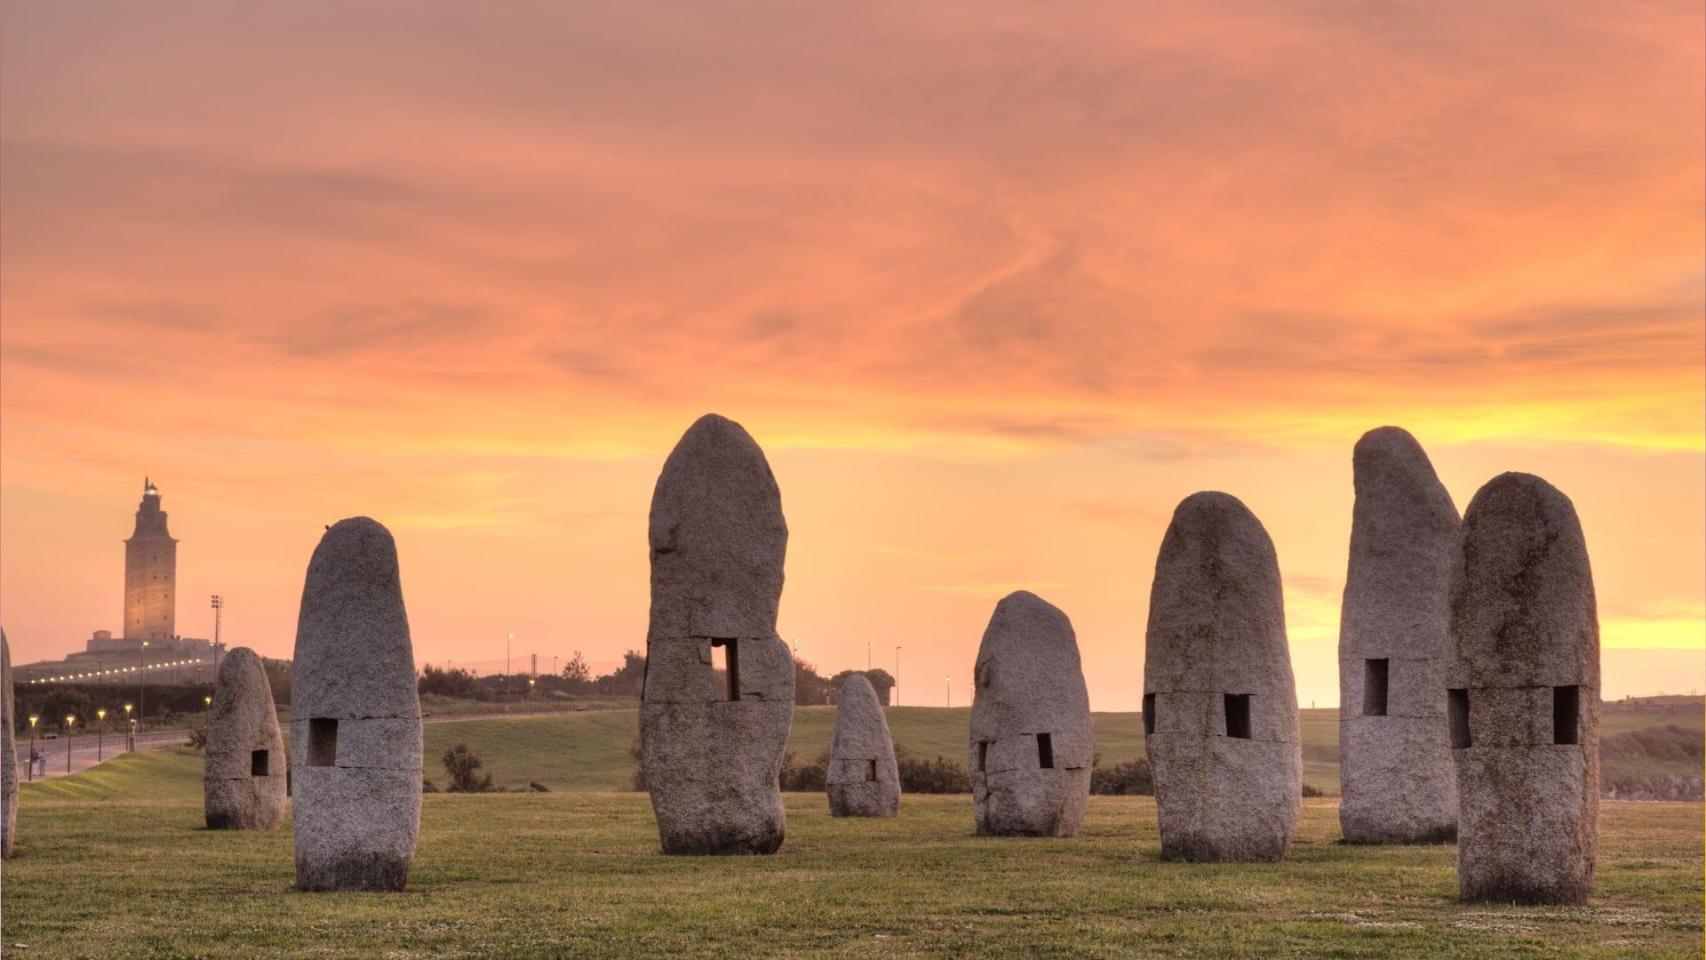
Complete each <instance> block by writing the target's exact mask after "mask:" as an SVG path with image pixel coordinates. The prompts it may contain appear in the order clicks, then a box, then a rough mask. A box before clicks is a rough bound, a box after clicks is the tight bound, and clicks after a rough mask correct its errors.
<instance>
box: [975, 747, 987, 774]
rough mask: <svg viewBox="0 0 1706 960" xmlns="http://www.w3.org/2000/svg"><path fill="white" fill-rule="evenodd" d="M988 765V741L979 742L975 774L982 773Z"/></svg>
mask: <svg viewBox="0 0 1706 960" xmlns="http://www.w3.org/2000/svg"><path fill="white" fill-rule="evenodd" d="M988 765H989V741H988V740H979V741H978V742H977V772H978V773H982V772H983V771H984V768H985V767H987V766H988Z"/></svg>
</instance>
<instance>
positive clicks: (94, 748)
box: [18, 730, 190, 781]
mask: <svg viewBox="0 0 1706 960" xmlns="http://www.w3.org/2000/svg"><path fill="white" fill-rule="evenodd" d="M189 738H190V732H189V731H188V730H150V731H148V732H146V733H144V734H142V735H140V736H138V737H137V738H136V748H137V749H138V750H147V749H149V748H152V747H164V746H169V745H171V744H174V743H187V742H188V741H189ZM67 746H69V747H70V749H71V772H72V773H78V772H81V771H83V770H87V769H89V768H90V767H92V766H94V765H95V764H96V763H98V762H100V761H101V760H111V759H112V758H113V757H116V756H118V755H119V754H121V753H123V752H124V748H125V743H124V737H123V736H122V735H120V734H116V733H109V734H107V735H106V736H105V737H100V738H97V737H92V736H91V737H75V738H73V739H71V740H65V739H56V740H40V739H38V740H36V752H37V753H39V754H41V755H42V757H43V758H44V759H43V761H42V766H40V767H37V768H36V775H35V779H37V780H44V779H51V778H53V777H63V776H65V752H66V747H67ZM29 756H30V741H29V738H28V737H25V738H23V739H20V740H19V741H18V779H19V780H20V781H25V780H28V779H29V774H28V772H27V771H26V770H25V768H24V767H25V764H26V763H27V762H28V761H29ZM97 758H98V759H97Z"/></svg>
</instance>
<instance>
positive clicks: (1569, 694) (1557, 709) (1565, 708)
mask: <svg viewBox="0 0 1706 960" xmlns="http://www.w3.org/2000/svg"><path fill="white" fill-rule="evenodd" d="M1581 702H1582V700H1581V688H1580V687H1553V688H1552V742H1553V743H1556V744H1563V745H1575V744H1578V743H1580V742H1581V740H1580V737H1579V736H1578V734H1577V730H1579V729H1580V727H1581V719H1580V718H1581V714H1580V710H1581Z"/></svg>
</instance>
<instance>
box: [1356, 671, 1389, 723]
mask: <svg viewBox="0 0 1706 960" xmlns="http://www.w3.org/2000/svg"><path fill="white" fill-rule="evenodd" d="M1388 663H1389V661H1387V660H1384V659H1382V660H1364V661H1363V662H1362V715H1363V716H1365V717H1384V716H1386V672H1387V664H1388Z"/></svg>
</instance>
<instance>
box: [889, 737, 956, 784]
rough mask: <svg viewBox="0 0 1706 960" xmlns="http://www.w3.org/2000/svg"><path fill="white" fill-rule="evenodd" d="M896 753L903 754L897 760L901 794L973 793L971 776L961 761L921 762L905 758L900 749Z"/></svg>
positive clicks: (940, 759)
mask: <svg viewBox="0 0 1706 960" xmlns="http://www.w3.org/2000/svg"><path fill="white" fill-rule="evenodd" d="M895 752H896V753H897V754H901V755H899V756H897V757H896V758H895V762H896V764H897V765H898V766H899V767H900V792H901V793H970V792H971V774H969V773H967V772H966V768H965V765H964V764H962V763H960V762H959V761H957V760H949V759H948V758H946V757H937V758H936V759H934V760H920V759H917V758H916V757H909V756H905V755H904V754H902V753H901V751H900V749H899V748H898V747H897V748H896V750H895Z"/></svg>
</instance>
